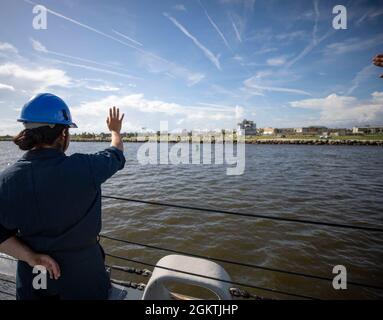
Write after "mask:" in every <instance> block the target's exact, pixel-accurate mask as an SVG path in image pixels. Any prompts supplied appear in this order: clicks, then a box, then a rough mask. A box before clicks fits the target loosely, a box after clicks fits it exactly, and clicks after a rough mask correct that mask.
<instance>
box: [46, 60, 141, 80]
mask: <svg viewBox="0 0 383 320" xmlns="http://www.w3.org/2000/svg"><path fill="white" fill-rule="evenodd" d="M52 61H54V62H57V63H61V64H65V65H68V66H71V67H76V68H82V69H87V70H92V71H98V72H103V73H108V74H112V75H115V76H119V77H123V78H128V79H132V78H134V79H139V78H137V77H133V76H131V75H128V74H125V73H121V72H115V71H111V70H107V69H102V68H96V67H92V66H87V65H83V64H77V63H72V62H68V61H63V60H58V59H52Z"/></svg>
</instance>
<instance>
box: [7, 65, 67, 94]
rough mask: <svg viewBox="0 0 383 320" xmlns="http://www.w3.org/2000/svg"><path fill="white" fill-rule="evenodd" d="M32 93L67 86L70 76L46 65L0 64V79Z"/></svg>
mask: <svg viewBox="0 0 383 320" xmlns="http://www.w3.org/2000/svg"><path fill="white" fill-rule="evenodd" d="M2 78H3V79H6V81H7V82H8V83H9V84H10V85H12V86H14V87H16V88H23V89H24V90H26V91H30V92H32V93H34V92H38V91H43V90H44V89H46V88H48V87H53V86H60V87H67V86H68V85H70V84H71V78H70V77H68V76H67V75H66V73H65V71H63V70H60V69H54V68H47V67H45V68H44V67H35V68H32V67H23V66H20V65H18V64H14V63H5V64H0V79H2Z"/></svg>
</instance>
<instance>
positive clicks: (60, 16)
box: [24, 0, 139, 49]
mask: <svg viewBox="0 0 383 320" xmlns="http://www.w3.org/2000/svg"><path fill="white" fill-rule="evenodd" d="M24 2H26V3H29V4H32V5H39V4H38V3H35V2H33V1H30V0H24ZM44 7H45V6H44ZM45 8H46V10H47V11H48V12H49V13H51V14H53V15H55V16H56V17H59V18H62V19H64V20H67V21H70V22H72V23H74V24H76V25H78V26H80V27H83V28H85V29H88V30H90V31H93V32H95V33H98V34H99V35H101V36H103V37H106V38H109V39H111V40H114V41H117V42H119V43H121V44H123V45H125V46H128V47H130V48H134V49H139V48H137V47H135V46H133V45H131V44H129V43H126V42H124V41H121V40H120V39H118V38H116V37H113V36H111V35H109V34H107V33H105V32H102V31H100V30H97V29H95V28H93V27H91V26H88V25H86V24H84V23H81V22H79V21H77V20H74V19H72V18H69V17H66V16H64V15H62V14H61V13H58V12H55V11H53V10H51V9H48V8H47V7H45Z"/></svg>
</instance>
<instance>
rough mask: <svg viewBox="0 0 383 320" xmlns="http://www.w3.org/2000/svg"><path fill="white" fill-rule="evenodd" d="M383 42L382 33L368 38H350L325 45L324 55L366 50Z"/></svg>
mask: <svg viewBox="0 0 383 320" xmlns="http://www.w3.org/2000/svg"><path fill="white" fill-rule="evenodd" d="M382 42H383V34H380V35H377V36H375V37H372V38H369V39H360V38H350V39H347V40H345V41H342V42H335V43H332V44H329V45H327V46H326V49H325V54H326V55H344V54H346V53H350V52H355V51H362V50H364V51H366V50H368V49H371V48H374V47H376V46H378V45H379V43H382ZM371 58H372V57H371Z"/></svg>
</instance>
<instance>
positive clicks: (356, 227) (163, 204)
mask: <svg viewBox="0 0 383 320" xmlns="http://www.w3.org/2000/svg"><path fill="white" fill-rule="evenodd" d="M102 197H103V198H105V199H114V200H121V201H129V202H136V203H144V204H149V205H154V206H165V207H171V208H179V209H187V210H197V211H204V212H212V213H221V214H227V215H235V216H242V217H251V218H258V219H267V220H275V221H283V222H292V223H304V224H311V225H318V226H326V227H334V228H343V229H355V230H363V231H370V232H383V228H375V227H365V226H355V225H349V224H342V223H332V222H321V221H314V220H308V219H294V218H283V217H278V216H273V215H263V214H251V213H244V212H234V211H227V210H217V209H209V208H200V207H194V206H185V205H179V204H172V203H166V202H157V201H146V200H138V199H131V198H123V197H115V196H102Z"/></svg>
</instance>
